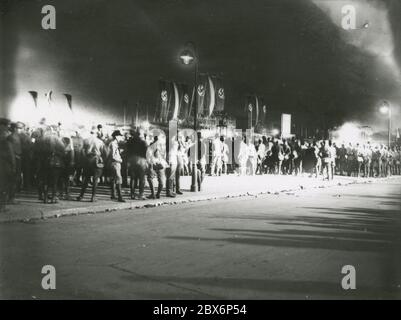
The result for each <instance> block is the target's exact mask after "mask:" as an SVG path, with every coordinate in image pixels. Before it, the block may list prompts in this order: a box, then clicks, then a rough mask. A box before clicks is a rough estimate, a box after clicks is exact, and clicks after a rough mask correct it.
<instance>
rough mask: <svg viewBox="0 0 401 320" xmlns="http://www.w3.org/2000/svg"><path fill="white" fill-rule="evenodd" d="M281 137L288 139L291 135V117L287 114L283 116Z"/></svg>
mask: <svg viewBox="0 0 401 320" xmlns="http://www.w3.org/2000/svg"><path fill="white" fill-rule="evenodd" d="M281 135H282V136H283V137H288V136H289V135H291V115H290V114H287V113H282V114H281Z"/></svg>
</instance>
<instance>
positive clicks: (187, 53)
mask: <svg viewBox="0 0 401 320" xmlns="http://www.w3.org/2000/svg"><path fill="white" fill-rule="evenodd" d="M180 59H181V62H182V63H183V64H185V65H190V64H192V63H194V64H195V79H194V82H195V85H194V88H195V91H194V99H195V101H194V102H195V110H194V131H195V148H194V152H195V156H194V160H195V161H193V163H192V177H191V191H192V192H196V191H197V169H196V166H197V161H198V142H199V141H198V140H199V139H198V132H197V129H198V101H197V99H196V94H197V89H198V67H199V58H198V53H197V50H196V46H195V44H194V43H193V42H187V44H186V48H185V49H184V51H183V52H182V53H181V54H180Z"/></svg>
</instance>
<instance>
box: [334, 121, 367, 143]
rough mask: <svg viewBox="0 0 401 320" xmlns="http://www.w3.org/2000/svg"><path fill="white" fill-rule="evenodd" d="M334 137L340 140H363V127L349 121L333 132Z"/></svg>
mask: <svg viewBox="0 0 401 320" xmlns="http://www.w3.org/2000/svg"><path fill="white" fill-rule="evenodd" d="M333 137H334V138H335V140H336V141H338V142H351V143H355V142H359V141H360V140H361V129H360V128H359V127H358V125H357V124H355V123H351V122H347V123H344V124H343V125H342V126H341V127H340V128H338V129H337V130H336V131H335V132H333Z"/></svg>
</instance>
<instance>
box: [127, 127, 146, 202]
mask: <svg viewBox="0 0 401 320" xmlns="http://www.w3.org/2000/svg"><path fill="white" fill-rule="evenodd" d="M147 149H148V145H147V143H146V141H145V135H144V131H143V130H142V129H139V130H137V131H133V132H132V138H131V139H130V140H129V141H128V142H127V159H128V160H127V161H128V168H129V169H128V170H129V175H130V177H131V181H130V190H131V191H130V192H131V199H136V198H137V195H136V194H135V189H136V187H137V186H138V187H139V197H138V199H139V200H146V198H145V196H144V194H143V193H144V189H145V175H146V171H147V168H148V165H147V162H146V153H147Z"/></svg>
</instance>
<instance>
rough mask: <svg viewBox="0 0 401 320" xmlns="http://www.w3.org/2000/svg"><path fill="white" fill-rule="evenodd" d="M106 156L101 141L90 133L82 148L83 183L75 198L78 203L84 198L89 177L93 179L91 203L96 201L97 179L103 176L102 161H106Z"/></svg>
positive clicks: (94, 133)
mask: <svg viewBox="0 0 401 320" xmlns="http://www.w3.org/2000/svg"><path fill="white" fill-rule="evenodd" d="M106 155H107V151H106V147H105V145H104V143H103V141H102V140H100V139H99V138H98V137H97V136H96V132H95V131H92V132H91V136H90V137H89V138H88V139H86V140H85V141H84V144H83V148H82V156H83V166H84V169H83V175H84V181H83V184H82V189H81V193H80V195H79V196H78V197H77V200H78V201H81V200H82V198H83V197H84V194H85V191H86V188H87V187H88V184H89V181H90V178H91V177H93V185H92V198H91V202H95V201H96V189H97V185H98V182H99V178H100V177H101V176H102V174H103V168H104V160H105V159H106Z"/></svg>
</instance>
